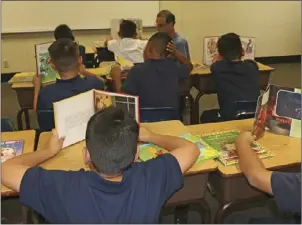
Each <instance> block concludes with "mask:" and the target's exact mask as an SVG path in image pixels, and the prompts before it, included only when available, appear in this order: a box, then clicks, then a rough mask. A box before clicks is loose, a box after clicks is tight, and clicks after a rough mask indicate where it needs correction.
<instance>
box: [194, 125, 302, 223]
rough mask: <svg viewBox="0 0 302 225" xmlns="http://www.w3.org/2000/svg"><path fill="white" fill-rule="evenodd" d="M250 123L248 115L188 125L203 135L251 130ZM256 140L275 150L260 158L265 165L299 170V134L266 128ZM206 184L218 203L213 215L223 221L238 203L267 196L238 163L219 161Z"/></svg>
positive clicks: (254, 202) (271, 167) (258, 201)
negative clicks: (269, 156) (234, 119)
mask: <svg viewBox="0 0 302 225" xmlns="http://www.w3.org/2000/svg"><path fill="white" fill-rule="evenodd" d="M252 124H253V119H249V120H240V121H230V122H223V123H212V124H202V125H194V126H188V129H189V131H190V132H191V133H192V134H194V135H202V134H207V133H213V132H218V131H226V130H233V129H239V130H242V131H244V130H250V129H251V128H252ZM259 143H260V144H261V145H263V146H264V147H266V148H267V149H269V150H270V151H272V152H274V153H275V154H276V155H275V156H274V157H272V158H268V159H263V160H262V161H263V163H264V165H265V167H266V168H268V169H270V170H278V171H289V172H293V171H294V172H298V171H300V170H301V168H300V165H301V140H300V139H299V138H291V137H286V136H281V135H276V134H273V133H270V132H266V133H265V136H264V137H263V138H262V139H261V140H259ZM209 184H210V186H211V188H212V190H213V192H214V193H215V196H216V198H217V200H218V201H219V203H220V208H219V210H218V212H217V213H216V217H215V222H216V223H222V222H223V218H225V216H226V215H227V214H228V213H230V212H232V209H234V208H236V207H237V206H238V205H240V206H241V207H242V208H243V209H244V208H246V207H248V206H249V204H247V203H252V204H258V203H259V204H261V203H263V202H262V201H260V200H267V198H266V195H265V194H263V193H262V192H261V191H259V190H256V189H255V188H253V187H251V186H250V185H249V183H248V182H247V180H246V178H245V177H244V175H243V174H242V172H241V170H240V168H239V167H238V165H234V166H228V167H225V166H223V165H222V164H221V163H218V171H217V172H216V173H212V174H210V176H209ZM238 189H239V190H240V191H238ZM254 199H257V202H256V201H253V200H254ZM242 203H243V204H242Z"/></svg>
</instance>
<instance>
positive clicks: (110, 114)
mask: <svg viewBox="0 0 302 225" xmlns="http://www.w3.org/2000/svg"><path fill="white" fill-rule="evenodd" d="M138 134H139V127H138V124H137V122H136V121H135V119H133V118H132V117H131V116H130V115H129V114H128V113H125V112H124V111H123V110H122V109H119V108H116V107H114V106H110V107H108V108H105V109H103V110H101V111H99V112H97V113H96V114H95V115H94V116H92V117H91V118H90V120H89V122H88V125H87V131H86V147H87V149H88V151H89V153H90V158H91V161H92V163H93V164H94V166H95V167H96V169H97V170H98V172H100V173H102V174H105V175H108V176H115V175H119V174H121V173H123V172H124V171H125V170H127V169H128V168H129V167H130V166H131V164H132V163H133V161H134V159H135V156H136V152H137V141H138Z"/></svg>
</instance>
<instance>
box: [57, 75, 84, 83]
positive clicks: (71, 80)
mask: <svg viewBox="0 0 302 225" xmlns="http://www.w3.org/2000/svg"><path fill="white" fill-rule="evenodd" d="M80 78H81V77H80V75H77V76H75V77H73V78H70V79H67V80H62V79H58V78H57V81H56V83H72V82H74V81H76V80H78V79H80Z"/></svg>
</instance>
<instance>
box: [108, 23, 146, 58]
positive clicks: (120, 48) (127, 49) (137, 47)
mask: <svg viewBox="0 0 302 225" xmlns="http://www.w3.org/2000/svg"><path fill="white" fill-rule="evenodd" d="M118 35H119V36H120V38H121V39H120V40H106V41H105V46H107V47H108V50H109V51H111V52H113V53H114V55H115V57H117V56H118V57H121V58H123V59H126V60H128V61H130V62H132V63H142V62H144V57H143V55H144V49H145V47H146V45H147V42H148V41H147V40H141V39H139V38H138V36H137V30H136V24H135V23H134V22H133V21H131V20H122V22H121V24H120V30H119V32H118Z"/></svg>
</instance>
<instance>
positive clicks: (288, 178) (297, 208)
mask: <svg viewBox="0 0 302 225" xmlns="http://www.w3.org/2000/svg"><path fill="white" fill-rule="evenodd" d="M254 141H255V137H254V136H252V134H251V133H250V132H243V133H241V134H240V135H239V136H238V138H237V140H236V151H237V153H238V156H239V165H240V168H241V170H242V172H243V173H244V175H245V176H246V178H247V180H248V181H249V183H250V184H251V185H252V186H254V187H255V188H258V189H260V190H261V191H263V192H266V193H268V194H270V195H273V196H274V199H275V201H276V203H277V206H278V208H279V209H280V210H281V211H283V212H289V213H292V214H294V215H295V216H296V217H295V218H296V219H298V220H299V221H278V220H277V219H274V218H259V219H253V221H251V223H256V222H257V223H272V224H274V223H275V224H276V223H288V222H291V223H294V222H295V223H296V222H297V223H298V224H301V173H285V172H278V171H269V170H267V169H266V168H265V167H264V165H263V163H262V161H261V160H260V159H259V157H258V156H257V154H256V153H255V151H254V150H252V148H251V145H252V143H253V142H254Z"/></svg>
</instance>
